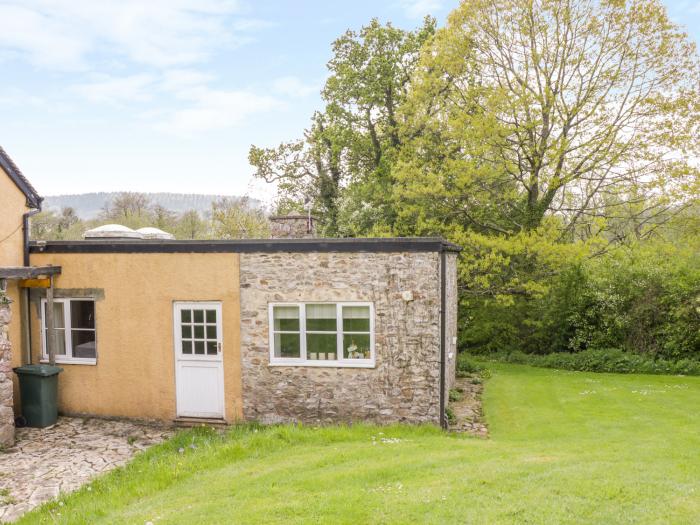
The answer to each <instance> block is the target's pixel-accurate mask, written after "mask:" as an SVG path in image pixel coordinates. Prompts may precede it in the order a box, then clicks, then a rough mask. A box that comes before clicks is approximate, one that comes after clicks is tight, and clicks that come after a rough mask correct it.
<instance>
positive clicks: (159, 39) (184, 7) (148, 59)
mask: <svg viewBox="0 0 700 525" xmlns="http://www.w3.org/2000/svg"><path fill="white" fill-rule="evenodd" d="M239 14H240V7H239V2H238V0H148V1H143V0H99V1H96V0H5V1H3V2H2V3H0V20H2V21H3V27H2V30H1V31H0V51H3V50H4V51H5V52H7V51H14V52H18V53H20V54H21V55H23V56H24V57H26V58H27V59H28V60H29V61H30V62H31V63H33V64H35V65H39V66H44V67H50V68H53V69H58V70H74V69H80V68H87V63H88V61H89V59H91V60H92V61H99V60H100V59H101V58H104V57H105V56H109V58H110V59H111V58H113V57H114V56H116V57H118V58H120V59H122V60H127V61H130V62H133V63H136V64H141V65H148V66H154V67H158V68H167V67H174V66H181V65H186V64H192V63H194V62H198V61H201V60H204V59H206V58H207V57H209V56H210V55H211V53H212V52H213V51H214V50H215V49H219V48H222V47H227V48H230V47H235V46H237V45H239V44H241V43H242V42H245V41H248V40H249V39H250V31H255V30H258V29H260V28H261V27H264V26H265V23H264V22H261V21H257V20H246V19H241V18H239V17H238V16H237V15H239Z"/></svg>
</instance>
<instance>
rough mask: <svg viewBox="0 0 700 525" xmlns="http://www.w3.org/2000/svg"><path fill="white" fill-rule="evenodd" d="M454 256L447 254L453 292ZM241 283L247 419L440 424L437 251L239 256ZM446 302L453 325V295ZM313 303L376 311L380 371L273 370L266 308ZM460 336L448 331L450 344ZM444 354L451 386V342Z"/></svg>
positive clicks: (319, 368) (438, 264) (455, 306)
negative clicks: (360, 304)
mask: <svg viewBox="0 0 700 525" xmlns="http://www.w3.org/2000/svg"><path fill="white" fill-rule="evenodd" d="M454 257H455V256H454V254H448V258H449V259H450V262H449V263H448V265H447V269H448V272H449V273H450V275H449V276H448V279H447V282H448V284H450V286H456V279H455V276H452V275H451V273H454V272H455V265H454V263H453V262H452V261H453V259H454ZM450 263H451V264H450ZM240 285H241V360H242V377H243V414H244V417H245V418H246V419H248V420H257V421H260V422H263V423H279V422H295V421H301V422H305V423H311V424H316V423H331V422H338V421H346V422H351V421H370V422H376V423H382V424H385V423H393V422H410V423H423V422H430V423H435V424H437V423H439V404H440V400H439V390H440V363H439V360H440V254H439V253H436V252H410V253H409V252H405V253H376V252H372V253H368V252H353V253H338V252H330V253H326V252H323V253H321V252H319V253H317V252H311V253H251V254H242V255H241V260H240ZM447 299H448V301H449V302H450V304H448V312H450V313H449V314H448V317H447V319H448V321H450V322H455V321H456V308H457V304H456V293H454V292H451V293H449V294H448V295H447ZM314 301H318V302H325V301H328V302H343V301H366V302H372V303H373V304H374V312H375V355H376V366H375V367H374V368H338V367H309V366H270V364H269V362H270V357H269V356H270V353H269V341H268V339H269V332H268V330H269V321H268V305H269V303H274V302H314ZM451 303H454V304H451ZM454 335H455V333H454V330H453V329H450V328H449V327H448V330H447V334H446V336H447V337H446V339H447V338H448V337H453V336H454ZM449 343H452V341H451V340H450V341H449ZM446 350H447V352H446V353H449V352H451V356H452V358H451V361H450V362H448V363H447V365H448V366H447V368H446V371H447V374H448V376H452V377H448V381H447V384H448V385H451V384H452V382H453V377H454V359H455V357H456V353H455V350H454V346H453V345H452V344H449V345H448V346H447V347H446Z"/></svg>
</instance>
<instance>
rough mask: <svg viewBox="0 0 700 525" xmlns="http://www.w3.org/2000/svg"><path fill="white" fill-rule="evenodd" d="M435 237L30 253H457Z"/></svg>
mask: <svg viewBox="0 0 700 525" xmlns="http://www.w3.org/2000/svg"><path fill="white" fill-rule="evenodd" d="M460 250H461V248H460V247H459V246H457V245H456V244H452V243H449V242H447V241H445V240H444V239H441V238H436V237H413V238H411V237H400V238H372V239H364V238H362V239H360V238H347V239H242V240H235V241H173V240H161V239H155V240H124V241H122V240H119V241H116V240H109V239H104V240H102V239H100V240H88V241H32V242H30V243H29V251H30V253H276V252H291V253H304V252H346V253H349V252H385V253H387V252H389V253H391V252H459V251H460Z"/></svg>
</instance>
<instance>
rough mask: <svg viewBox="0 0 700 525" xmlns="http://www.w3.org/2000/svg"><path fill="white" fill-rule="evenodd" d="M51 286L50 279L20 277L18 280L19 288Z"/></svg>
mask: <svg viewBox="0 0 700 525" xmlns="http://www.w3.org/2000/svg"><path fill="white" fill-rule="evenodd" d="M49 286H51V279H46V278H45V279H22V280H21V281H20V282H19V287H20V288H48V287H49Z"/></svg>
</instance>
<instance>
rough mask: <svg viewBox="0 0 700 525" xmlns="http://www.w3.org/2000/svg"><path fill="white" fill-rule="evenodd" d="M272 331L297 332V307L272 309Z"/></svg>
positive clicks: (276, 307)
mask: <svg viewBox="0 0 700 525" xmlns="http://www.w3.org/2000/svg"><path fill="white" fill-rule="evenodd" d="M272 315H273V318H274V329H275V330H284V331H290V332H298V331H299V307H298V306H275V307H273V309H272Z"/></svg>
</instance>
